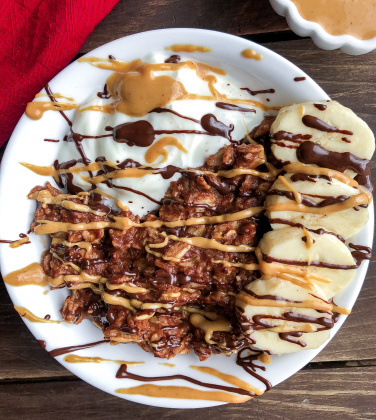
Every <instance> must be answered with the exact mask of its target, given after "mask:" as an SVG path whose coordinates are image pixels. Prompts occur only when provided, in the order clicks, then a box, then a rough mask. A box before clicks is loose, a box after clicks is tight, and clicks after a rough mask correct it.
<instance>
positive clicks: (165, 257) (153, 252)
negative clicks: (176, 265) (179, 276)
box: [145, 238, 180, 262]
mask: <svg viewBox="0 0 376 420" xmlns="http://www.w3.org/2000/svg"><path fill="white" fill-rule="evenodd" d="M167 240H168V238H167ZM150 245H151V244H149V245H145V251H146V252H148V253H149V254H152V255H154V256H155V257H157V258H162V259H164V260H166V261H173V262H180V258H175V257H169V256H167V255H164V254H162V253H161V252H156V251H152V250H151V249H150Z"/></svg>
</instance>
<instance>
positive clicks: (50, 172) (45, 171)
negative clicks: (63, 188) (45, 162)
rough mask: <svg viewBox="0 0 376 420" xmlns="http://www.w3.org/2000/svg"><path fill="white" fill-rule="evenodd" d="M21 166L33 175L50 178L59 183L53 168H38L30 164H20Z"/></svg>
mask: <svg viewBox="0 0 376 420" xmlns="http://www.w3.org/2000/svg"><path fill="white" fill-rule="evenodd" d="M20 164H21V165H22V166H24V167H25V168H27V169H29V170H30V171H32V172H34V173H35V174H38V175H42V176H51V177H52V178H53V179H54V180H55V181H57V182H59V176H58V174H57V171H56V169H55V168H54V167H53V166H38V165H33V164H32V163H27V162H20Z"/></svg>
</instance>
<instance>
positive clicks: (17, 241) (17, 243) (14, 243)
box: [9, 236, 30, 248]
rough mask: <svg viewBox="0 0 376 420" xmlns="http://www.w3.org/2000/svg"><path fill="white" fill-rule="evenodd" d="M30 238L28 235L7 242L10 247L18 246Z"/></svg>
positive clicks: (27, 241)
mask: <svg viewBox="0 0 376 420" xmlns="http://www.w3.org/2000/svg"><path fill="white" fill-rule="evenodd" d="M29 242H30V239H29V237H28V236H25V238H21V239H17V240H16V241H13V242H11V243H10V244H9V247H10V248H18V247H20V246H21V245H24V244H26V243H29Z"/></svg>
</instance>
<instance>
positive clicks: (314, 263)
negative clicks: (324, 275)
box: [262, 254, 358, 270]
mask: <svg viewBox="0 0 376 420" xmlns="http://www.w3.org/2000/svg"><path fill="white" fill-rule="evenodd" d="M262 259H263V260H264V261H265V262H266V263H268V264H271V263H274V262H276V263H279V264H287V265H296V266H299V267H309V266H312V267H322V268H330V269H333V270H355V269H356V268H358V266H357V265H343V264H331V263H327V262H323V261H310V262H309V263H308V261H293V260H284V259H281V258H275V257H271V256H270V255H265V254H262Z"/></svg>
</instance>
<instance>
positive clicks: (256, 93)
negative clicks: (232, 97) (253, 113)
mask: <svg viewBox="0 0 376 420" xmlns="http://www.w3.org/2000/svg"><path fill="white" fill-rule="evenodd" d="M240 90H245V91H247V92H248V93H249V94H250V95H252V96H256V95H260V94H261V93H275V89H263V90H251V89H249V88H240Z"/></svg>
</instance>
